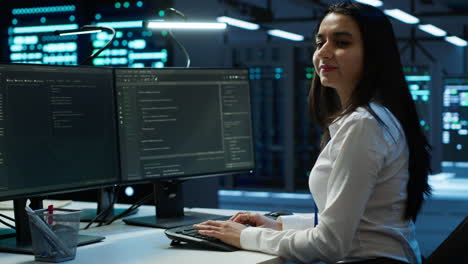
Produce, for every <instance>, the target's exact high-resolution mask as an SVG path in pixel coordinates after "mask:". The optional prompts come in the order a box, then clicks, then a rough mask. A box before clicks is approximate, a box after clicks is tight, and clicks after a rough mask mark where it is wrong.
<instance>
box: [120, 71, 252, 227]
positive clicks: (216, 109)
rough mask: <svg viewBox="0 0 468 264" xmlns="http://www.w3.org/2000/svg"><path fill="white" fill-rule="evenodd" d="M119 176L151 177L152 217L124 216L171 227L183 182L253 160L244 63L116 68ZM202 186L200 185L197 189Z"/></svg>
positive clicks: (177, 221)
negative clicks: (226, 66)
mask: <svg viewBox="0 0 468 264" xmlns="http://www.w3.org/2000/svg"><path fill="white" fill-rule="evenodd" d="M115 85H116V90H117V102H118V103H117V106H118V114H119V136H120V155H121V167H122V181H123V182H126V183H132V182H133V183H135V182H154V183H155V203H156V207H157V209H156V217H155V216H150V217H143V218H134V219H131V218H130V219H129V218H127V219H125V220H124V221H126V223H130V224H137V225H145V226H157V227H165V228H169V227H173V226H178V225H184V224H187V223H189V222H195V221H200V219H198V218H199V217H202V218H207V217H208V218H209V217H211V216H206V215H203V216H202V215H195V214H190V215H189V214H186V215H185V216H184V212H183V199H182V192H181V186H180V182H181V181H183V180H187V179H192V178H197V177H206V176H216V175H230V174H231V175H232V174H236V173H245V172H249V171H251V170H252V169H253V168H254V156H253V143H252V138H253V137H252V125H251V110H250V109H251V107H250V91H249V78H248V71H247V69H202V68H192V69H187V68H172V69H171V68H163V69H129V68H126V69H123V68H121V69H116V70H115ZM200 191H201V192H203V190H200Z"/></svg>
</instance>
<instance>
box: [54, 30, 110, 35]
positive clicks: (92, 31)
mask: <svg viewBox="0 0 468 264" xmlns="http://www.w3.org/2000/svg"><path fill="white" fill-rule="evenodd" d="M101 31H102V30H100V29H98V30H87V31H77V32H66V33H60V34H59V36H70V35H80V34H92V33H99V32H101Z"/></svg>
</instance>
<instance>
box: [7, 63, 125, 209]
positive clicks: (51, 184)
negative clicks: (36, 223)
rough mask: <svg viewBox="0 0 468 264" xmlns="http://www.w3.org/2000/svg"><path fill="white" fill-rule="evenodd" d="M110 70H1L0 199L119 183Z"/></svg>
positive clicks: (40, 67) (16, 66)
mask: <svg viewBox="0 0 468 264" xmlns="http://www.w3.org/2000/svg"><path fill="white" fill-rule="evenodd" d="M113 93H114V92H113V78H112V70H111V69H104V68H95V67H70V66H45V65H32V64H29V65H27V64H9V65H0V199H2V200H3V199H11V198H17V197H30V196H34V195H42V194H48V193H56V192H62V191H65V190H77V189H85V188H88V187H93V186H99V185H101V186H102V185H109V184H114V183H117V182H118V181H119V166H118V165H119V164H118V152H117V143H118V141H117V137H116V134H117V133H116V130H117V129H116V117H115V104H114V94H113Z"/></svg>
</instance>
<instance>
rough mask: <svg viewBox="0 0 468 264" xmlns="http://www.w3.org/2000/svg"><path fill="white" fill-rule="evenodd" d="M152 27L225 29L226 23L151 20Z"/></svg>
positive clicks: (150, 26) (149, 23) (149, 24)
mask: <svg viewBox="0 0 468 264" xmlns="http://www.w3.org/2000/svg"><path fill="white" fill-rule="evenodd" d="M147 27H148V28H151V29H225V28H226V24H225V23H201V22H159V21H149V22H148V25H147Z"/></svg>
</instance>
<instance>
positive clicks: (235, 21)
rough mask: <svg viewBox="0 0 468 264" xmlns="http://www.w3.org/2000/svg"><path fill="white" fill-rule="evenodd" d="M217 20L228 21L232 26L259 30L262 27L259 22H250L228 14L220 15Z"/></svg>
mask: <svg viewBox="0 0 468 264" xmlns="http://www.w3.org/2000/svg"><path fill="white" fill-rule="evenodd" d="M216 21H218V22H222V23H226V24H228V25H230V26H234V27H239V28H243V29H248V30H257V29H259V28H260V26H259V25H258V24H254V23H250V22H247V21H243V20H239V19H235V18H231V17H227V16H221V17H218V18H217V19H216Z"/></svg>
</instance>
